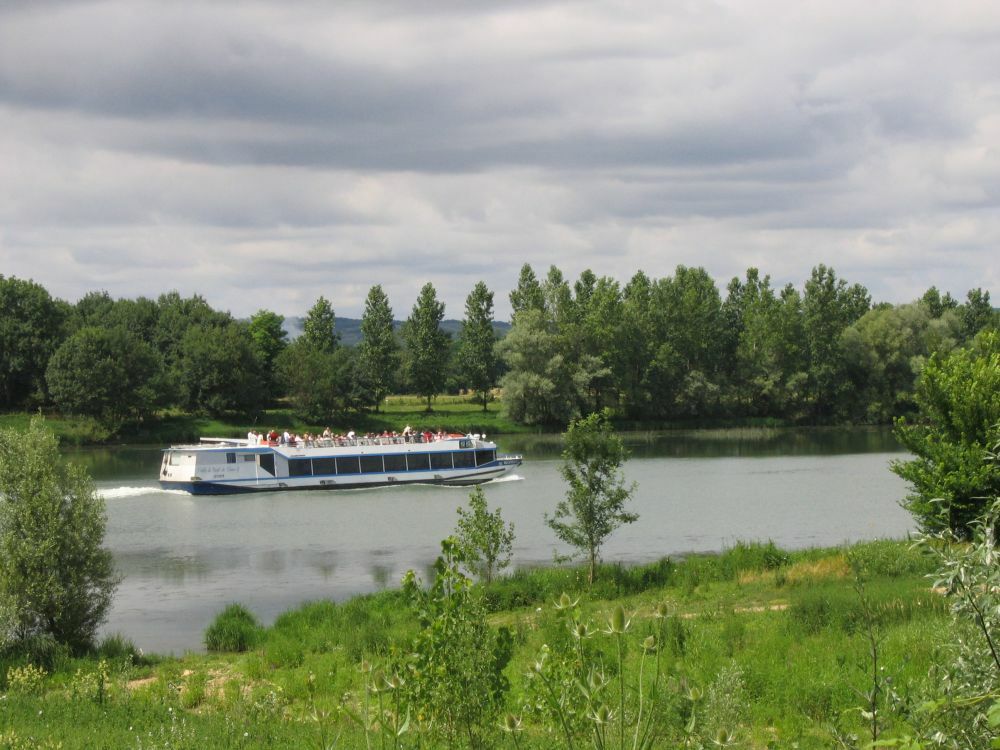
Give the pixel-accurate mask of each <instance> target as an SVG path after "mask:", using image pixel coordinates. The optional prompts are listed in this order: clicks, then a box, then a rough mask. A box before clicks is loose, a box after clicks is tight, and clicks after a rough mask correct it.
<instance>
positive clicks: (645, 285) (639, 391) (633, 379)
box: [613, 271, 656, 419]
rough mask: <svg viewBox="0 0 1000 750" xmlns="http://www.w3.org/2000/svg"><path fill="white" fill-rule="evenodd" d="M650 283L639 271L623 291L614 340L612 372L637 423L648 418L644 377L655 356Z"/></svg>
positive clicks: (651, 284)
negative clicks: (618, 327)
mask: <svg viewBox="0 0 1000 750" xmlns="http://www.w3.org/2000/svg"><path fill="white" fill-rule="evenodd" d="M652 290H653V282H652V281H650V279H649V277H648V276H646V274H645V273H643V272H642V271H638V272H636V274H635V275H634V276H633V277H632V278H631V279H630V280H629V282H628V283H627V284H626V285H625V288H624V289H623V290H622V308H621V318H620V334H619V335H618V336H616V337H615V339H616V340H615V347H616V351H615V356H616V361H615V363H614V365H613V366H614V369H615V372H616V375H617V379H618V382H619V387H620V389H621V390H622V391H623V393H624V394H625V409H626V413H627V414H628V416H629V417H631V418H633V419H636V418H639V417H640V416H642V415H644V414H648V413H649V412H648V408H649V405H650V402H651V398H650V394H649V388H648V385H649V383H648V380H647V374H648V372H649V366H650V363H651V362H652V361H653V357H654V356H655V348H656V337H655V336H654V333H653V299H652V294H653V291H652Z"/></svg>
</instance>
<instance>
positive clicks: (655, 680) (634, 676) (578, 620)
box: [527, 594, 668, 750]
mask: <svg viewBox="0 0 1000 750" xmlns="http://www.w3.org/2000/svg"><path fill="white" fill-rule="evenodd" d="M578 604H579V600H576V601H574V600H572V599H570V597H569V596H568V595H567V594H563V595H562V596H561V597H560V598H559V600H558V601H556V602H555V604H554V607H555V609H556V611H557V613H559V615H560V616H561V617H562V618H563V619H564V625H565V627H566V628H567V629H568V631H569V635H570V638H569V639H568V641H567V644H569V645H568V646H567V647H565V648H559V647H558V646H557V647H553V646H550V645H548V644H545V645H543V646H542V648H541V650H540V652H539V656H538V658H537V659H536V660H535V663H534V664H533V666H532V669H531V670H530V671H529V673H528V675H527V678H528V686H529V695H531V696H533V697H534V702H533V704H532V705H533V708H534V709H535V712H536V714H537V715H539V716H540V717H541V718H542V719H543V721H548V722H551V725H552V726H551V728H552V729H553V730H554V731H556V732H557V733H558V734H559V735H560V736H561V737H562V739H563V742H564V744H565V747H567V748H574V747H576V746H577V745H578V744H583V743H585V742H586V739H585V738H586V737H588V736H589V738H590V743H591V745H592V747H594V748H595V749H596V750H607V749H609V748H617V749H618V750H625V749H626V748H631V750H644V749H645V748H650V747H652V746H653V745H654V744H655V742H656V740H657V739H658V738H659V732H658V724H657V721H658V719H657V713H658V712H657V710H656V709H657V704H658V703H659V701H660V698H661V689H662V685H663V677H664V671H663V663H662V651H663V650H662V648H661V643H662V641H663V633H664V629H665V621H666V618H667V616H668V615H667V609H666V607H665V606H663V607H660V608H658V609H657V612H656V614H655V615H654V629H655V630H656V632H655V633H652V634H649V635H647V636H645V637H644V638H643V639H642V640H641V641H639V640H638V635H636V632H635V629H634V628H633V625H632V623H633V619H634V618H633V617H630V616H628V615H627V614H626V613H625V610H624V608H623V607H621V606H619V607H616V608H615V609H614V610H613V611H612V612H611V614H610V615H609V616H608V617H607V620H606V622H605V624H604V626H603V627H600V628H596V627H594V626H593V625H592V623H591V622H589V621H587V620H585V619H584V617H583V615H582V614H581V612H580V609H579V607H578ZM600 637H607V638H610V639H611V640H612V641H613V644H614V654H615V656H614V662H613V665H607V666H606V665H605V663H604V656H603V655H602V653H601V651H600V649H598V648H597V647H596V644H594V643H593V641H595V639H598V638H600ZM635 645H638V668H637V669H630V666H631V665H630V661H629V659H628V654H629V650H630V648H632V647H634V646H635ZM649 662H652V666H651V667H650V665H649ZM612 666H613V669H611V667H612ZM609 671H613V672H614V674H613V676H611V677H609V676H608V673H609Z"/></svg>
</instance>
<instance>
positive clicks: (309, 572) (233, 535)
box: [68, 430, 913, 653]
mask: <svg viewBox="0 0 1000 750" xmlns="http://www.w3.org/2000/svg"><path fill="white" fill-rule="evenodd" d="M499 443H500V449H501V452H509V453H514V452H517V453H522V454H523V455H524V458H525V462H524V464H522V466H520V467H518V468H517V469H516V470H515V471H514V473H513V474H511V475H508V476H506V477H504V478H502V479H500V480H497V481H494V482H491V483H489V484H487V485H485V490H486V497H487V501H488V502H489V504H490V506H491V507H495V506H499V507H500V508H502V510H503V515H504V517H505V518H506V519H508V520H510V521H513V522H514V530H515V534H516V539H515V546H514V562H515V564H516V565H518V566H527V565H537V564H545V563H548V562H550V561H551V560H552V559H553V554H554V553H555V552H559V553H565V552H567V551H568V550H567V549H566V548H565V547H562V546H560V545H558V544H557V543H556V540H555V537H554V535H553V533H552V532H551V530H550V529H549V528H548V527H547V526H546V525H545V522H544V513H546V512H550V513H551V511H552V510H553V509H554V508H555V505H556V503H557V502H558V501H559V499H561V498H562V496H563V495H564V493H565V484H564V482H563V480H562V478H561V477H560V475H559V467H560V465H561V461H560V459H559V450H560V446H559V438H558V436H551V435H540V436H531V437H520V436H519V437H513V436H512V437H507V438H502V439H501V440H500V441H499ZM628 443H629V447H630V448H631V450H632V459H631V460H630V461H629V462H628V464H627V465H626V470H625V474H626V476H627V478H628V479H629V480H630V481H634V482H635V483H636V485H637V486H636V491H635V495H634V498H633V501H632V505H631V510H633V511H634V512H636V513H638V514H639V516H640V519H639V521H638V522H637V523H634V524H631V525H629V526H625V527H623V528H621V529H619V530H618V531H616V532H615V533H614V534H613V535H612V536H611V537H610V538H609V539H608V541H607V542H606V543H605V545H604V548H603V550H602V553H603V556H604V559H605V560H608V561H615V560H622V561H627V562H643V561H650V560H655V559H658V558H660V557H663V556H665V555H677V554H683V553H686V552H700V551H712V550H720V549H722V548H724V547H726V546H728V545H732V544H734V543H735V542H737V541H752V540H760V541H766V540H768V539H771V540H773V541H774V542H775V543H776V544H778V545H779V546H782V547H787V548H798V547H807V546H814V545H836V544H840V543H843V542H850V541H856V540H860V539H875V538H880V537H900V536H903V535H905V534H906V533H907V532H909V531H911V530H912V529H913V522H912V519H911V518H910V516H909V514H908V513H906V512H905V511H904V510H903V509H901V508H900V507H899V500H900V499H901V498H902V497H903V495H904V494H905V492H906V486H905V484H904V483H903V482H902V480H900V479H899V478H898V477H896V476H895V475H894V474H892V473H891V472H890V471H889V462H890V461H891V460H892V459H893V458H900V457H903V456H904V454H901V453H900V452H899V451H900V449H899V447H898V445H896V443H895V442H894V441H893V439H892V436H891V434H890V433H889V432H888V431H887V430H811V431H807V430H732V431H698V432H670V433H641V434H630V435H628ZM68 455H69V457H70V458H71V460H74V461H78V462H81V463H83V464H84V465H86V466H87V468H88V469H89V470H90V472H91V474H92V475H93V476H94V478H95V480H96V481H97V485H98V489H99V490H100V492H101V493H102V494H103V495H104V497H105V499H106V503H107V512H108V530H107V536H106V543H107V545H108V547H109V548H110V549H111V550H112V552H113V553H114V556H115V560H116V562H117V565H118V569H119V570H120V572H121V573H122V575H123V580H122V583H121V586H120V587H119V590H118V594H117V596H116V599H115V603H114V608H113V610H112V612H111V616H110V619H109V622H108V623H107V625H106V626H105V628H104V632H106V633H112V632H120V633H122V634H124V635H126V636H127V637H129V638H131V639H132V640H133V641H134V642H135V643H136V645H138V646H139V647H141V648H143V649H144V650H146V651H157V652H161V653H167V652H174V653H182V652H184V651H186V650H198V649H200V648H202V635H203V633H204V630H205V628H206V627H207V626H208V625H209V623H210V622H211V621H212V619H213V617H214V616H215V615H216V613H218V612H219V611H220V610H221V609H222V608H223V607H225V606H226V605H227V604H229V603H231V602H241V603H243V604H245V605H246V606H248V607H249V608H250V609H251V610H253V611H254V612H255V613H256V614H257V615H258V617H260V618H261V620H262V621H264V622H265V623H270V622H271V621H272V620H273V619H274V617H275V616H276V615H278V614H279V613H280V612H282V611H284V610H286V609H289V608H292V607H295V606H296V605H298V604H299V603H301V602H303V601H307V600H311V599H320V598H332V599H336V600H340V599H344V598H346V597H349V596H351V595H353V594H357V593H362V592H369V591H375V590H378V589H380V588H384V587H388V586H396V585H398V583H399V580H400V578H401V577H402V575H403V574H404V573H405V572H406V570H408V569H410V568H413V569H415V570H417V571H419V572H421V573H422V574H423V575H424V577H425V578H426V577H427V572H426V571H427V570H428V569H429V567H430V565H431V564H432V563H433V561H434V558H435V556H436V555H437V553H438V551H439V542H440V540H441V539H442V538H444V537H445V536H447V535H448V534H450V533H451V532H452V531H453V529H454V527H455V521H456V519H457V514H456V508H457V507H458V506H460V505H464V504H465V502H466V500H467V497H468V489H461V488H443V487H392V488H385V489H372V490H349V491H343V490H341V491H330V492H283V493H262V494H255V495H234V496H228V497H226V496H223V497H192V496H190V495H187V494H185V493H180V492H165V491H163V490H161V489H159V486H158V485H157V483H156V476H157V471H158V468H159V464H160V452H159V446H155V447H153V446H149V447H135V446H128V447H121V448H114V449H90V450H79V451H69V452H68Z"/></svg>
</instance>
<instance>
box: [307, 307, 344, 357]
mask: <svg viewBox="0 0 1000 750" xmlns="http://www.w3.org/2000/svg"><path fill="white" fill-rule="evenodd" d="M336 326H337V316H336V315H334V314H333V306H332V305H331V304H330V302H329V301H328V300H327V299H326V297H323V296H320V298H319V299H317V300H316V304H314V305H313V306H312V307H311V308H309V312H308V313H307V314H306V320H305V324H304V325H303V328H302V338H303V339H305V342H306V343H307V344H308V345H309V346H311V347H312V348H313V349H315V350H317V351H321V352H332V351H333V350H334V349H336V348H337V343H338V342H339V340H340V336H339V335H338V334H337V329H336Z"/></svg>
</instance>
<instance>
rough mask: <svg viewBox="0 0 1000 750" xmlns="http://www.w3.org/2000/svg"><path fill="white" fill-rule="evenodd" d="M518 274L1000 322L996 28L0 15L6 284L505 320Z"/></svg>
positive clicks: (417, 11)
mask: <svg viewBox="0 0 1000 750" xmlns="http://www.w3.org/2000/svg"><path fill="white" fill-rule="evenodd" d="M525 262H529V263H531V264H532V265H533V267H534V268H535V270H536V272H537V273H538V274H539V275H544V274H545V272H546V270H547V269H548V267H549V265H550V264H555V265H557V266H558V267H559V268H561V269H562V271H563V272H564V274H565V275H566V276H568V277H569V278H570V279H571V280H572V279H575V278H576V277H577V276H578V275H579V273H580V272H581V271H583V270H584V269H586V268H590V269H592V270H593V271H594V272H595V273H596V274H598V275H609V276H613V277H614V278H617V279H618V280H620V281H621V282H623V283H624V282H626V281H627V280H628V278H629V277H631V276H632V274H633V273H635V271H636V270H639V269H642V270H643V271H645V272H646V273H647V274H648V275H649V276H652V277H657V278H659V277H663V276H669V275H671V274H672V273H673V270H674V268H675V267H676V266H677V265H678V264H684V265H689V266H703V267H705V269H706V270H707V271H708V272H709V273H710V274H711V275H712V276H713V277H714V278H715V279H716V281H717V282H718V283H719V285H720V287H722V288H723V291H724V287H725V284H726V283H727V282H728V280H729V279H730V278H731V277H732V276H734V275H742V274H743V272H744V271H745V269H746V268H747V267H748V266H757V267H759V268H760V269H761V271H762V273H769V274H770V275H771V277H772V280H773V281H774V282H775V283H776V284H777V285H783V284H784V283H786V282H793V283H794V284H796V285H797V286H800V287H801V285H802V283H803V282H804V280H805V279H806V278H807V277H808V275H809V271H810V269H811V268H812V267H813V266H814V265H816V264H817V263H826V264H828V265H832V266H833V267H834V268H835V269H836V270H837V272H838V274H839V275H840V276H841V277H843V278H846V279H847V280H848V281H850V282H855V281H857V282H860V283H862V284H864V285H866V286H867V287H868V288H869V290H870V291H871V292H872V295H873V297H874V298H875V299H876V300H886V301H890V302H905V301H910V300H912V299H914V298H916V297H918V296H919V295H920V294H921V293H922V292H923V291H924V290H925V289H926V288H927V287H928V286H930V285H932V284H934V285H937V286H938V287H939V288H940V289H942V290H949V291H951V292H952V293H953V294H955V295H956V296H958V297H960V298H964V296H965V293H966V291H967V290H968V289H969V288H971V287H983V288H984V289H986V290H988V291H989V292H990V293H991V296H992V298H993V301H994V304H996V303H997V299H998V298H1000V3H997V2H994V1H993V0H980V1H978V2H963V1H962V0H948V2H942V0H930V1H928V2H919V1H915V0H886V1H885V2H880V1H878V0H861V1H857V2H856V1H854V0H837V1H836V2H833V1H832V0H831V1H830V2H808V1H805V0H788V1H785V0H753V1H752V2H750V1H749V0H748V1H747V2H700V1H697V0H687V1H684V0H677V1H676V2H664V0H649V1H646V0H636V1H635V2H623V1H622V0H619V1H618V2H610V1H609V2H601V1H597V0H595V1H594V2H572V3H571V2H545V0H531V1H530V2H529V1H528V0H524V1H523V2H505V3H500V2H478V1H473V0H467V1H463V2H459V1H457V0H453V1H450V0H396V1H395V2H376V1H374V0H370V1H369V0H364V1H362V0H357V1H354V2H352V1H350V0H346V1H345V0H341V1H340V2H324V1H322V0H313V1H310V0H265V1H262V2H243V1H242V0H240V1H239V2H237V1H236V0H231V1H227V0H217V1H216V2H193V1H189V0H160V1H157V0H110V1H108V2H73V1H70V0H65V1H63V2H58V1H54V0H3V2H2V3H0V274H4V275H7V276H18V277H22V278H32V279H34V280H35V281H37V282H39V283H41V284H43V285H44V286H45V287H46V288H47V289H48V290H49V291H50V292H51V293H52V294H54V295H56V296H59V297H62V298H64V299H67V300H70V301H75V300H76V299H78V298H79V297H80V296H82V295H83V294H85V293H87V292H88V291H92V290H100V289H103V290H107V291H108V292H109V293H111V294H112V296H115V297H136V296H139V295H147V296H154V297H155V296H157V295H158V294H160V293H162V292H164V291H168V290H170V289H177V290H179V291H180V292H181V293H182V294H184V295H188V294H193V293H199V294H201V295H203V296H204V297H206V298H207V299H208V301H209V302H210V303H211V304H212V305H213V306H215V307H217V308H221V309H228V310H231V311H232V312H233V313H234V314H235V315H238V316H248V315H250V314H251V313H253V312H254V311H256V310H257V309H260V308H262V307H263V308H268V309H271V310H275V311H278V312H280V313H283V314H286V315H302V314H304V313H305V311H306V310H307V309H308V307H309V306H310V305H311V304H312V302H313V301H314V300H315V299H316V298H317V297H318V296H319V295H320V294H322V295H325V296H326V297H327V298H328V299H330V300H331V302H332V303H333V306H334V308H335V310H336V311H337V313H338V314H339V315H344V316H349V317H359V316H360V314H361V312H362V310H363V306H364V298H365V295H366V294H367V291H368V289H369V287H370V286H371V285H373V284H376V283H380V284H382V285H383V287H384V288H385V289H386V291H387V292H388V294H389V298H390V301H391V303H392V305H393V308H394V311H395V313H396V316H397V317H398V318H403V317H406V315H407V314H408V313H409V310H410V308H411V306H412V305H413V302H414V301H415V299H416V296H417V292H418V290H419V288H420V287H421V286H422V285H423V284H424V283H425V282H427V281H431V282H433V283H434V285H435V286H436V288H437V290H438V296H439V298H440V299H442V300H443V301H444V302H445V303H446V304H447V311H446V315H447V316H448V317H456V318H459V317H462V314H463V305H464V300H465V297H466V295H467V294H468V293H469V291H470V290H471V288H472V286H473V285H474V284H475V282H476V281H478V280H480V279H483V280H485V281H486V282H487V284H488V285H489V286H490V288H491V289H493V290H494V291H495V292H496V307H497V317H498V318H501V319H502V318H506V317H507V316H508V315H509V312H510V305H509V301H508V299H507V294H508V292H509V291H510V289H511V288H512V287H513V286H514V285H515V283H516V280H517V275H518V271H519V269H520V267H521V265H522V264H523V263H525Z"/></svg>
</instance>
